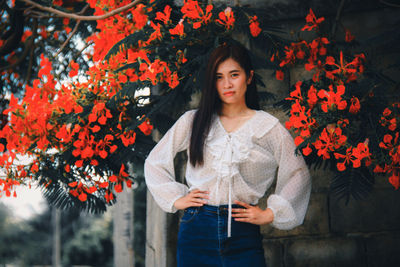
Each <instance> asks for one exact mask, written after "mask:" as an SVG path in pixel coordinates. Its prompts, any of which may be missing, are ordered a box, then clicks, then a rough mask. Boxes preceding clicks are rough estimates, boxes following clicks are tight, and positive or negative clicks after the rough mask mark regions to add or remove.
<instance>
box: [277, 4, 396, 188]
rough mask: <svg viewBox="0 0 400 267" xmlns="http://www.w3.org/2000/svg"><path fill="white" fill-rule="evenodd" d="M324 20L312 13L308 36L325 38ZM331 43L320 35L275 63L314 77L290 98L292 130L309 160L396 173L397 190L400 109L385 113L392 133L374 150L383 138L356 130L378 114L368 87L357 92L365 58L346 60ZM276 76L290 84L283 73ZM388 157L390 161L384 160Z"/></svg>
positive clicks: (385, 124) (383, 121) (384, 123)
mask: <svg viewBox="0 0 400 267" xmlns="http://www.w3.org/2000/svg"><path fill="white" fill-rule="evenodd" d="M323 21H324V18H317V17H316V16H315V14H314V13H313V12H312V10H310V13H309V14H308V16H307V18H306V23H307V24H306V25H305V26H304V27H303V28H302V31H305V30H307V31H311V30H315V31H316V32H317V33H319V27H320V24H321V23H322V22H323ZM349 35H350V33H349V32H348V30H346V38H345V40H346V41H348V42H351V41H353V39H354V38H350V37H349ZM330 44H331V42H330V41H329V40H328V39H327V38H326V37H324V36H321V35H319V36H317V37H316V38H315V39H313V40H311V41H308V42H307V41H305V40H301V41H299V42H293V43H291V45H290V46H286V47H285V49H284V56H282V57H280V56H279V53H276V54H274V55H273V57H272V58H271V60H272V61H275V60H276V59H278V65H279V67H280V68H284V67H287V66H294V65H296V64H301V65H303V66H304V69H305V70H307V71H309V72H312V79H310V80H307V81H298V82H297V83H296V84H295V85H294V86H293V91H292V92H291V93H290V96H289V97H287V98H286V100H287V101H289V102H290V103H291V108H290V117H289V120H288V121H287V122H286V128H287V129H292V130H293V131H294V133H295V135H296V137H295V144H296V145H297V146H298V147H299V149H300V151H301V152H302V154H303V155H304V156H306V157H314V159H315V157H321V158H322V159H323V160H329V161H330V162H335V165H336V169H337V171H338V172H343V171H345V170H346V169H348V168H361V167H363V168H370V167H372V169H373V170H374V172H375V173H388V174H390V175H391V176H390V178H389V182H390V183H391V184H392V185H393V186H394V187H395V188H396V189H397V188H399V186H400V182H399V171H398V170H399V167H400V165H399V164H400V162H399V160H400V154H399V148H400V147H399V145H400V144H399V142H398V135H399V132H398V126H397V125H398V123H399V115H398V114H399V104H396V103H395V104H393V105H392V106H391V107H390V108H385V109H384V110H383V115H382V116H381V118H380V123H377V124H378V125H377V126H376V127H379V124H380V125H381V126H382V127H384V128H385V129H386V130H387V131H386V132H385V133H384V134H381V135H380V136H382V139H381V141H380V143H379V147H378V145H377V144H376V143H372V146H371V141H372V140H373V141H374V142H376V135H378V136H379V134H378V133H377V132H374V131H372V130H368V127H366V128H367V130H366V131H365V132H361V133H360V129H358V128H357V126H356V125H358V126H360V125H361V126H364V125H371V123H372V122H371V118H372V116H374V115H373V113H374V112H373V110H367V109H363V107H364V106H366V107H367V106H369V107H372V106H376V103H374V102H373V95H374V94H373V92H372V91H371V89H369V88H365V86H363V87H362V88H360V89H358V90H354V88H357V85H358V83H357V82H358V80H362V79H364V77H363V74H364V71H365V61H366V58H365V56H364V54H362V53H359V54H355V55H354V56H345V52H344V51H343V50H340V51H336V52H335V51H334V50H333V49H332V48H331V47H330ZM335 53H337V54H336V55H338V56H337V58H336V57H335V56H334V55H335ZM276 77H277V79H278V80H283V79H284V76H283V71H282V70H281V69H279V70H278V71H277V72H276ZM378 108H379V107H378ZM380 110H382V107H381V109H380ZM369 112H370V113H371V115H368V113H369ZM370 131H371V132H370ZM379 148H380V150H379ZM371 149H372V150H371ZM382 154H383V155H385V156H384V157H381V156H379V155H382Z"/></svg>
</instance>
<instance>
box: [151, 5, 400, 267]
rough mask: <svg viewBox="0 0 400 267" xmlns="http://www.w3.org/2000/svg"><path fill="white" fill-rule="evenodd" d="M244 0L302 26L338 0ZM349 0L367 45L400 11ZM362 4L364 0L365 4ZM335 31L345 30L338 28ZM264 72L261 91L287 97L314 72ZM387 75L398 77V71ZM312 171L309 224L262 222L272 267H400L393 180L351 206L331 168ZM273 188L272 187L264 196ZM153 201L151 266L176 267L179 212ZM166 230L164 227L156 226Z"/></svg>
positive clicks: (399, 214) (385, 57) (399, 199)
mask: <svg viewBox="0 0 400 267" xmlns="http://www.w3.org/2000/svg"><path fill="white" fill-rule="evenodd" d="M213 2H217V1H213ZM220 2H229V1H220ZM231 2H232V1H231ZM240 2H241V3H242V2H243V3H242V4H253V5H255V4H257V5H259V6H260V8H276V7H277V6H279V5H287V6H288V9H287V13H286V14H279V16H278V17H279V19H278V20H277V21H275V22H274V23H275V24H276V25H279V26H283V27H285V28H287V29H293V30H295V31H296V30H298V29H300V28H301V26H302V25H303V24H304V17H305V15H306V13H307V12H308V9H309V8H310V7H312V8H313V9H314V11H317V10H318V14H317V16H321V15H324V16H331V17H335V15H336V12H337V9H338V6H339V2H340V1H333V0H329V1H317V0H314V1H301V0H297V1H294V0H293V1H290V0H283V1H279V0H274V1H255V0H253V1H247V2H246V1H240ZM244 2H246V3H244ZM344 2H345V6H344V11H351V15H350V13H346V12H344V13H343V14H342V17H341V22H342V23H343V25H345V27H346V28H348V29H350V30H351V32H352V33H353V34H354V35H355V36H356V38H357V39H358V40H359V41H360V42H361V43H362V42H363V41H366V40H367V39H368V38H370V37H371V36H373V35H374V34H376V33H378V32H381V31H384V30H385V28H386V27H387V25H393V24H394V23H396V21H398V18H399V17H400V12H399V11H400V10H399V8H397V9H396V8H384V6H382V4H379V3H378V2H379V1H344ZM360 2H363V3H364V5H363V7H362V8H361V9H360ZM354 10H358V11H357V12H355V11H354ZM337 34H343V32H341V30H340V29H338V30H337ZM376 49H377V51H379V52H377V53H379V54H380V57H378V58H379V60H380V62H379V63H380V64H386V63H387V62H388V61H390V59H391V54H390V50H386V48H385V44H384V42H382V44H381V46H380V47H377V48H376ZM397 49H398V47H397ZM385 51H386V53H385ZM385 62H386V63H385ZM259 74H260V75H261V76H262V77H263V78H264V82H265V83H266V84H267V88H265V89H263V90H268V91H270V92H273V93H274V94H275V95H276V96H277V100H280V99H282V98H284V97H286V95H287V94H288V91H289V87H288V86H289V85H290V84H294V83H295V82H296V81H297V78H299V77H304V75H309V74H308V73H305V72H304V71H302V70H299V69H297V70H293V71H292V72H291V73H290V77H291V80H290V81H287V82H286V83H285V82H279V81H277V80H275V79H274V78H273V73H272V72H271V71H264V72H260V73H259ZM387 74H388V75H393V77H395V76H396V75H398V73H387ZM264 104H265V105H264V107H263V109H264V110H266V111H268V112H270V113H271V114H273V115H275V116H276V117H278V118H279V119H280V121H281V122H282V123H283V122H284V121H286V120H287V118H286V117H285V115H284V113H283V112H282V111H281V110H278V109H276V108H274V107H273V105H272V103H264ZM194 105H195V104H194ZM179 159H180V160H178V164H182V163H181V162H182V160H183V158H182V157H180V158H179ZM182 174H183V168H181V169H180V171H179V174H178V179H180V180H181V179H182V177H183V175H182ZM311 175H312V179H313V189H312V194H311V199H310V204H309V208H308V211H307V214H306V218H305V221H304V224H303V225H301V226H299V227H297V228H296V229H293V230H291V231H280V230H277V229H274V228H272V227H270V226H263V227H262V228H261V229H262V234H263V236H264V249H265V256H266V260H267V263H268V266H269V267H296V266H311V267H312V266H317V267H319V266H323V267H329V266H352V267H356V266H366V267H375V266H376V267H391V266H393V267H394V266H400V209H399V206H398V205H399V203H400V192H399V191H396V190H394V189H393V187H392V186H391V185H390V184H389V183H388V181H387V178H384V177H377V178H376V181H375V185H374V191H373V192H372V194H370V195H369V196H368V198H367V199H365V200H362V201H355V200H350V202H349V203H347V204H346V203H345V201H344V200H340V201H339V200H337V199H335V198H334V197H333V196H332V195H331V194H330V192H329V183H330V180H331V177H332V173H330V172H328V171H325V170H311ZM271 192H273V189H270V191H269V192H267V194H266V196H267V195H269V193H271ZM265 199H266V197H265V198H263V199H261V206H263V205H264V206H265ZM148 201H149V202H148V211H147V216H148V217H147V221H148V224H147V233H148V239H147V242H146V245H147V250H146V251H148V252H147V253H146V266H147V267H153V266H154V267H160V266H175V263H176V261H175V258H174V255H175V251H176V235H177V221H178V219H179V216H180V214H179V213H177V214H168V215H166V214H165V213H164V214H163V213H162V212H160V211H159V210H158V208H156V207H155V205H154V203H153V200H152V198H151V197H150V196H149V197H148ZM160 230H161V232H162V233H159V232H157V231H160ZM157 235H158V236H157ZM157 246H158V247H157ZM156 247H157V248H156Z"/></svg>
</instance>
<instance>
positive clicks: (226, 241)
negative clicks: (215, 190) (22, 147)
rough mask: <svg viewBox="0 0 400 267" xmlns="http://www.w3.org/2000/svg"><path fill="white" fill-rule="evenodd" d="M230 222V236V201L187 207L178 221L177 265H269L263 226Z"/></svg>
mask: <svg viewBox="0 0 400 267" xmlns="http://www.w3.org/2000/svg"><path fill="white" fill-rule="evenodd" d="M235 206H236V207H239V206H237V205H232V207H235ZM231 223H232V226H231V227H232V230H231V237H229V238H228V237H227V224H228V206H227V205H221V206H210V205H204V206H202V207H190V208H187V209H186V210H185V211H184V215H183V217H182V219H181V221H180V225H179V233H178V247H177V262H178V267H189V266H190V267H197V266H198V267H200V266H201V267H211V266H213V267H214V266H215V267H217V266H218V267H235V266H240V267H242V266H252V267H266V263H265V258H264V249H263V246H262V235H261V234H260V227H259V226H258V225H255V224H250V223H244V222H237V221H235V220H233V219H232V222H231Z"/></svg>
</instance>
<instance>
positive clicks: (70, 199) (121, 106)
mask: <svg viewBox="0 0 400 267" xmlns="http://www.w3.org/2000/svg"><path fill="white" fill-rule="evenodd" d="M143 2H144V1H143ZM60 3H62V1H57V3H56V2H54V4H55V5H60ZM128 3H130V1H127V0H123V1H110V2H106V1H100V0H99V1H94V0H93V1H89V2H88V4H89V7H90V8H91V10H94V12H93V14H94V15H99V14H104V13H105V12H106V11H109V10H113V9H115V8H118V7H123V6H125V5H127V4H128ZM60 6H62V5H60ZM96 29H97V32H96V33H94V34H92V35H90V36H89V37H87V38H86V42H92V43H93V49H92V50H91V53H90V55H88V56H90V58H91V60H92V61H93V65H92V66H91V67H89V69H88V71H86V73H85V74H83V73H82V70H81V68H80V64H77V63H76V62H75V61H73V60H71V61H70V64H69V65H68V66H69V72H68V76H69V77H70V82H69V83H66V82H62V80H60V79H59V77H57V75H55V66H54V65H53V61H52V60H51V59H49V58H47V57H46V56H44V55H41V57H40V63H39V65H40V67H41V69H40V70H39V71H38V74H37V75H38V78H37V79H35V80H34V81H33V83H32V85H26V86H25V94H24V96H23V98H22V99H20V100H19V99H18V98H16V97H15V96H14V95H11V98H10V103H9V107H8V109H6V110H5V111H4V112H3V114H6V115H8V118H9V123H8V124H7V125H5V126H4V127H3V129H2V131H1V133H0V137H2V138H4V139H5V140H6V145H5V146H4V147H2V145H0V150H1V151H3V150H4V153H3V155H2V156H1V159H0V161H1V163H0V164H1V166H4V167H5V168H6V172H7V178H6V179H0V186H2V191H3V193H4V194H5V195H6V196H10V195H11V194H13V188H14V186H17V185H18V184H20V183H26V184H30V183H31V181H37V182H38V183H39V185H40V186H42V187H43V188H45V196H46V197H47V199H48V200H49V201H50V202H51V203H53V204H55V205H56V206H58V207H64V208H71V207H74V208H79V209H86V210H90V211H94V212H101V211H104V210H105V209H106V205H108V204H112V203H114V201H115V193H118V192H121V191H122V190H123V188H124V187H126V186H127V187H130V186H131V185H132V182H133V181H134V176H135V174H134V173H137V172H140V168H141V166H142V165H143V161H144V159H145V157H146V155H147V153H148V152H149V151H150V149H151V148H152V146H153V145H154V142H153V141H152V138H151V137H150V136H149V134H150V133H151V132H152V129H153V125H155V126H156V127H157V128H158V129H159V130H160V131H161V132H164V131H165V130H166V129H168V128H169V127H170V126H171V122H172V121H173V119H172V118H171V117H172V113H173V112H176V108H178V109H182V107H184V106H186V105H187V103H188V102H189V101H190V100H191V95H192V94H193V93H194V92H195V91H196V90H199V88H200V87H201V81H202V74H203V73H202V66H203V65H204V63H205V62H206V59H207V57H208V55H209V53H210V51H211V50H212V49H213V48H214V47H216V46H218V45H219V44H221V43H223V42H236V41H235V40H234V39H233V37H235V36H239V35H240V36H241V35H243V34H245V35H247V36H249V38H250V40H252V42H253V43H254V44H257V45H258V46H259V48H260V49H266V48H267V47H269V50H264V51H267V52H268V51H270V52H269V53H272V52H271V49H273V48H274V46H273V45H271V44H272V41H274V40H278V39H279V38H277V37H274V35H272V34H271V32H273V31H274V29H269V28H268V27H267V26H265V27H264V28H263V30H261V28H260V24H259V22H258V19H257V16H256V15H251V10H250V9H248V8H240V7H232V8H230V7H226V6H223V5H206V4H202V3H199V2H197V1H184V4H183V6H182V7H181V8H179V7H176V6H175V5H174V3H173V1H148V2H147V3H143V4H142V3H140V4H137V5H136V6H135V7H133V8H130V9H127V10H125V11H123V12H121V13H118V14H117V15H114V16H112V17H109V18H106V19H104V20H98V21H97V25H96ZM103 59H104V60H103ZM265 65H268V64H267V63H266V61H265V64H264V66H262V64H261V65H260V66H258V68H260V67H265ZM78 74H80V75H79V79H78V77H77V76H78ZM83 77H84V79H83ZM256 78H257V81H258V83H259V84H261V85H262V82H261V79H260V78H259V77H258V76H257V77H256ZM144 88H151V90H150V93H149V94H146V93H144V92H143V89H144ZM267 96H268V95H267ZM172 103H173V105H172ZM150 122H151V123H150ZM18 155H29V156H30V158H31V164H29V165H18V163H17V162H18ZM128 163H133V166H135V169H134V170H130V171H128ZM14 194H15V192H14Z"/></svg>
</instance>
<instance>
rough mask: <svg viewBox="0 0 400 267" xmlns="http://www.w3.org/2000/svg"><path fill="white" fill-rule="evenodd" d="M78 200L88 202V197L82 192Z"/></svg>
mask: <svg viewBox="0 0 400 267" xmlns="http://www.w3.org/2000/svg"><path fill="white" fill-rule="evenodd" d="M78 199H79V200H80V201H82V202H84V201H86V200H87V195H86V194H85V193H84V192H81V193H80V194H79V197H78Z"/></svg>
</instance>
